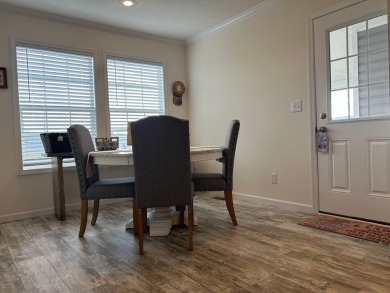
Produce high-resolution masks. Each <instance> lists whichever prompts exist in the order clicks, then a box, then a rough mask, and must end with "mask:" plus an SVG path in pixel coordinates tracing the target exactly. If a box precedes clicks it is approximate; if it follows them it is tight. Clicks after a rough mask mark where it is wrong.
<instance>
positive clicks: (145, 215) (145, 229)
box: [142, 209, 148, 233]
mask: <svg viewBox="0 0 390 293" xmlns="http://www.w3.org/2000/svg"><path fill="white" fill-rule="evenodd" d="M142 227H143V232H144V233H147V232H148V209H142Z"/></svg>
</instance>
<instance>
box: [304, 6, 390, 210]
mask: <svg viewBox="0 0 390 293" xmlns="http://www.w3.org/2000/svg"><path fill="white" fill-rule="evenodd" d="M365 1H367V0H345V1H342V2H340V3H337V4H335V5H332V6H330V7H327V8H325V9H322V10H320V11H318V12H316V13H313V14H311V15H309V20H308V21H309V26H308V28H309V31H308V34H309V39H308V40H309V42H308V52H309V56H308V57H309V68H308V71H309V93H308V94H309V111H310V113H309V114H310V118H309V119H310V127H309V130H310V134H309V139H310V165H311V172H310V173H311V180H310V182H311V190H312V203H313V212H315V213H318V212H319V187H318V180H319V176H318V152H317V147H316V133H315V129H316V126H317V118H318V117H317V114H316V113H317V111H316V110H317V109H316V100H317V97H316V83H315V78H316V77H315V63H314V21H315V20H316V19H317V18H320V17H323V16H325V15H328V14H331V13H334V12H336V11H338V10H342V9H345V8H347V7H350V6H353V5H356V4H359V3H362V2H365ZM388 2H390V0H388Z"/></svg>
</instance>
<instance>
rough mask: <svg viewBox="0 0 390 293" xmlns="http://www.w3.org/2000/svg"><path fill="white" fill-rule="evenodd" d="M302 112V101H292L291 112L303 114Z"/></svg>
mask: <svg viewBox="0 0 390 293" xmlns="http://www.w3.org/2000/svg"><path fill="white" fill-rule="evenodd" d="M301 111H302V100H294V101H291V112H293V113H294V112H301Z"/></svg>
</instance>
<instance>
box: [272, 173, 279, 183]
mask: <svg viewBox="0 0 390 293" xmlns="http://www.w3.org/2000/svg"><path fill="white" fill-rule="evenodd" d="M271 182H272V184H278V174H276V173H271Z"/></svg>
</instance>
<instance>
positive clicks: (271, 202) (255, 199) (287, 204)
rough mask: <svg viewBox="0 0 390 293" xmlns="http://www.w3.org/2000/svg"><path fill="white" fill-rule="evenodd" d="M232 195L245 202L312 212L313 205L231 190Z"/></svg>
mask: <svg viewBox="0 0 390 293" xmlns="http://www.w3.org/2000/svg"><path fill="white" fill-rule="evenodd" d="M233 196H234V198H236V199H239V200H242V201H245V202H252V203H261V204H263V205H268V206H274V207H279V208H283V209H288V210H293V211H298V212H304V213H313V206H311V205H307V204H302V203H297V202H291V201H285V200H279V199H273V198H267V197H262V196H257V195H250V194H243V193H237V192H233Z"/></svg>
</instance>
